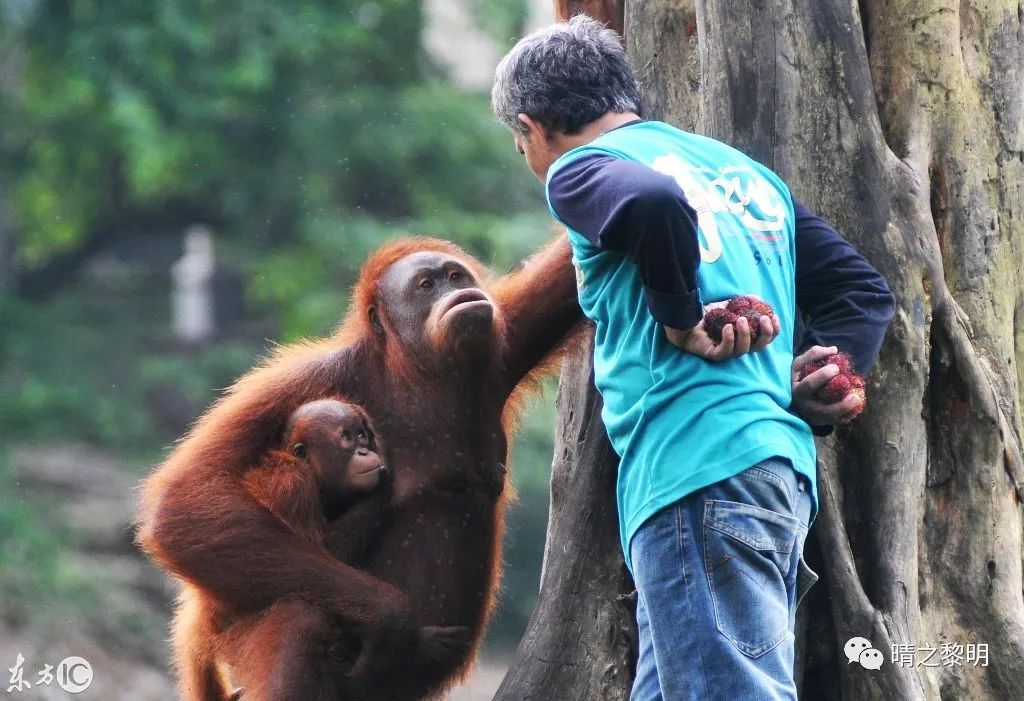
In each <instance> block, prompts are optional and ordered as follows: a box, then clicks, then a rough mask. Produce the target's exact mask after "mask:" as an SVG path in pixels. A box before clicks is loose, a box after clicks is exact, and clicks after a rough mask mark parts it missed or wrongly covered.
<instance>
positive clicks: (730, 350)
mask: <svg viewBox="0 0 1024 701" xmlns="http://www.w3.org/2000/svg"><path fill="white" fill-rule="evenodd" d="M728 304H729V303H728V302H713V303H711V304H708V305H707V306H705V307H704V312H705V313H707V311H708V310H709V309H721V308H724V307H725V306H726V305H728ZM664 328H665V335H666V336H667V337H668V341H669V343H671V344H672V345H673V346H675V347H676V348H678V349H680V350H684V351H686V352H687V353H692V354H693V355H696V356H699V357H701V358H704V360H710V361H711V362H719V361H722V360H727V359H729V358H738V357H739V356H741V355H743V354H744V353H750V352H755V353H756V352H757V351H761V350H764V349H765V348H767V347H768V344H769V343H771V342H772V341H773V340H775V337H776V336H778V335H779V331H781V327H780V326H779V319H778V317H775V316H771V317H769V316H762V317H761V331H760V333H759V334H758V337H757V341H754V342H751V340H750V325H749V322H747V320H746V318H745V317H740V319H739V321H737V322H736V325H735V328H733V325H732V324H728V325H727V326H725V327H724V328H723V329H722V342H721V343H715V342H714V341H712V340H711V337H710V336H708V332H707V331H706V330H705V329H704V320H703V319H701V321H700V323H699V324H697V325H696V326H694V327H693V328H692V329H687V330H685V331H680V330H679V329H673V328H671V327H668V326H666V327H664Z"/></svg>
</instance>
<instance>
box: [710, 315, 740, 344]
mask: <svg viewBox="0 0 1024 701" xmlns="http://www.w3.org/2000/svg"><path fill="white" fill-rule="evenodd" d="M738 318H739V317H737V316H736V314H734V313H733V312H730V311H729V310H728V309H721V308H715V309H710V310H708V312H707V313H706V314H704V331H706V332H707V334H708V336H709V337H710V338H711V340H712V341H714V342H715V343H716V344H718V343H721V342H722V331H723V330H724V329H725V327H726V326H728V325H729V324H735V323H736V319H738Z"/></svg>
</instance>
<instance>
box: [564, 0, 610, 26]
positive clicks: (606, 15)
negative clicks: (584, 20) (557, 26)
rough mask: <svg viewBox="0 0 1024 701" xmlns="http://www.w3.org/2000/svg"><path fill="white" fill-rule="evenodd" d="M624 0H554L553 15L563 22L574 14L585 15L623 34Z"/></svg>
mask: <svg viewBox="0 0 1024 701" xmlns="http://www.w3.org/2000/svg"><path fill="white" fill-rule="evenodd" d="M624 12H625V1H624V0H555V17H557V18H558V20H559V21H561V22H564V21H566V20H568V19H569V18H570V17H573V16H575V15H587V16H588V17H593V18H594V19H596V20H598V21H599V22H603V23H605V24H606V25H608V26H609V27H611V28H612V29H614V30H615V31H617V32H618V33H619V34H623V25H624Z"/></svg>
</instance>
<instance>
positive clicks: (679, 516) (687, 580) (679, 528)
mask: <svg viewBox="0 0 1024 701" xmlns="http://www.w3.org/2000/svg"><path fill="white" fill-rule="evenodd" d="M675 512H676V535H677V538H676V542H677V543H679V550H678V551H677V553H676V555H677V557H678V558H679V566H680V568H682V570H683V585H684V586H685V587H686V602H687V603H686V608H687V609H688V610H690V609H691V608H692V606H693V600H694V596H693V591H692V590H693V580H692V578H691V577H690V572H689V570H688V569H687V567H686V558H685V557H684V555H683V552H684V551H683V519H684V509H683V508H682V506H681V505H679V504H676V507H675ZM687 513H688V512H687ZM703 545H704V539H703V538H701V549H702V550H703ZM693 546H694V547H695V548H696V547H697V543H696V542H694V544H693ZM712 609H714V604H712ZM716 616H717V614H716ZM690 618H691V619H693V614H692V612H691V613H690ZM716 627H717V621H716ZM695 647H696V648H697V654H698V655H700V664H699V665H698V667H699V669H700V673H699V676H700V686H701V698H710V696H709V695H708V692H709V690H710V684H709V683H708V680H707V678H706V677H705V676H704V672H705V666H704V665H705V661H704V651H703V647H702V646H701V645H700V644H697V645H696V646H695Z"/></svg>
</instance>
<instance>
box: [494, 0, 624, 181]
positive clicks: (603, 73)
mask: <svg viewBox="0 0 1024 701" xmlns="http://www.w3.org/2000/svg"><path fill="white" fill-rule="evenodd" d="M491 106H492V107H493V109H494V116H495V117H496V118H497V119H498V121H500V122H501V123H502V124H504V125H505V126H507V127H509V128H510V129H511V130H512V132H513V134H515V143H516V148H517V149H518V151H519V152H520V153H522V154H523V155H525V156H526V162H527V164H528V165H529V166H530V169H531V170H532V171H533V172H534V173H535V174H536V175H537V177H538V178H540V179H541V180H544V179H545V178H546V177H547V171H548V168H549V167H550V166H551V164H552V163H554V162H555V160H556V159H557V158H558V157H559V156H561V155H562V154H563V153H565V152H566V151H568V150H569V149H571V148H575V147H576V146H578V145H580V144H581V143H586V141H589V140H590V138H593V137H590V138H581V136H583V135H584V133H585V132H586V130H587V127H588V126H593V125H594V124H595V123H596V122H598V121H600V120H602V119H603V118H606V117H607V116H608V115H629V116H635V115H638V114H640V93H639V91H638V90H637V86H636V81H635V80H634V78H633V72H632V69H631V68H630V65H629V60H628V59H627V58H626V52H625V51H624V50H623V48H622V41H621V39H620V38H619V35H618V34H616V33H615V32H614V31H612V30H610V29H608V28H606V27H605V26H604V25H602V24H601V23H599V22H596V21H595V20H592V19H590V18H588V17H585V16H583V15H578V16H576V17H574V18H572V19H571V20H569V21H568V22H564V23H559V24H555V25H552V26H550V27H546V28H544V29H540V30H538V31H536V32H534V33H533V34H530V35H528V36H526V37H524V38H523V39H521V40H520V41H519V43H518V44H516V45H515V46H514V47H513V48H512V50H511V51H509V52H508V54H507V55H506V56H505V58H503V59H502V60H501V63H499V64H498V67H497V69H496V70H495V76H494V88H493V89H492V90H491ZM612 126H614V125H612ZM596 135H597V134H594V135H593V136H596Z"/></svg>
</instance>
